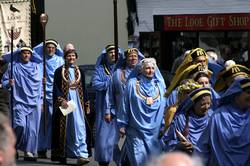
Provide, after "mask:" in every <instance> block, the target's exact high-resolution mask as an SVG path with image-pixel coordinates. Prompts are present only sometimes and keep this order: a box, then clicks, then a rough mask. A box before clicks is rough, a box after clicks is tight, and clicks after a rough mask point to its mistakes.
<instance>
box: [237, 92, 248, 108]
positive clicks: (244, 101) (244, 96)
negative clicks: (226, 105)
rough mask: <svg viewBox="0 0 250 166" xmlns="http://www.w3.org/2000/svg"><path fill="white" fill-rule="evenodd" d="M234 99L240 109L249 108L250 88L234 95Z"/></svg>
mask: <svg viewBox="0 0 250 166" xmlns="http://www.w3.org/2000/svg"><path fill="white" fill-rule="evenodd" d="M235 101H236V103H237V105H238V106H239V107H240V108H241V109H246V108H250V89H247V90H245V91H243V92H241V93H240V94H239V95H238V96H236V98H235Z"/></svg>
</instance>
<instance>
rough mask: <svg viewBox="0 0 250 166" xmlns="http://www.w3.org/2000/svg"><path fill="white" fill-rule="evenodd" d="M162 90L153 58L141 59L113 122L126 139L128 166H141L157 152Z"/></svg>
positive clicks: (163, 98) (160, 125)
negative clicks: (121, 106)
mask: <svg viewBox="0 0 250 166" xmlns="http://www.w3.org/2000/svg"><path fill="white" fill-rule="evenodd" d="M165 88H166V87H165V82H164V79H163V77H162V75H161V74H160V71H159V69H158V68H157V65H156V61H155V59H153V58H145V59H143V60H142V61H141V62H140V64H138V65H137V67H136V68H135V69H134V70H133V71H132V73H131V74H130V76H129V78H128V81H127V85H126V89H125V94H124V98H123V102H124V103H123V108H122V110H120V111H121V113H120V114H118V117H117V122H118V127H119V131H120V133H121V134H122V135H125V136H126V139H125V143H124V146H125V150H126V154H127V155H128V160H129V162H130V165H133V166H143V165H145V164H146V162H147V160H149V159H150V157H151V156H154V155H157V154H159V153H160V151H161V147H160V141H159V139H158V137H159V133H160V130H161V127H162V122H163V114H164V108H165V102H166V101H165V97H164V93H165ZM121 100H122V99H121Z"/></svg>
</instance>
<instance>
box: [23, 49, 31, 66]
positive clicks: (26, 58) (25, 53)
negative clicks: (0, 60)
mask: <svg viewBox="0 0 250 166" xmlns="http://www.w3.org/2000/svg"><path fill="white" fill-rule="evenodd" d="M30 58H31V52H30V51H27V50H25V51H22V52H21V59H22V60H23V62H24V63H28V62H29V61H30Z"/></svg>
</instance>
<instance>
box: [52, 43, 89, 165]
mask: <svg viewBox="0 0 250 166" xmlns="http://www.w3.org/2000/svg"><path fill="white" fill-rule="evenodd" d="M64 51H65V52H64V59H65V65H63V66H61V67H59V68H58V69H56V71H55V75H54V85H53V105H54V111H53V115H52V144H51V149H52V151H51V160H52V161H60V162H61V163H66V158H67V157H69V158H77V165H83V164H86V163H88V162H89V159H88V157H89V154H88V147H87V139H88V135H87V129H88V127H89V126H88V122H87V119H86V114H88V113H89V111H90V110H89V101H88V95H87V91H86V88H85V79H84V73H83V72H82V71H81V70H80V69H79V67H78V66H77V65H76V64H75V61H76V59H77V53H76V51H75V48H74V47H73V45H72V44H67V45H66V47H65V50H64ZM69 101H73V102H74V104H75V106H76V107H75V109H74V111H73V112H71V113H69V114H66V115H63V113H62V112H61V110H60V108H59V107H62V108H64V109H66V108H68V102H69Z"/></svg>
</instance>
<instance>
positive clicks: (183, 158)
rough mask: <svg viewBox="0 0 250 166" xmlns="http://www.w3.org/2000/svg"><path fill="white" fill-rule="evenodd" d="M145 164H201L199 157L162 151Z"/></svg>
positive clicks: (161, 165) (199, 165)
mask: <svg viewBox="0 0 250 166" xmlns="http://www.w3.org/2000/svg"><path fill="white" fill-rule="evenodd" d="M147 166H203V164H202V162H201V159H200V158H198V157H190V156H189V155H187V154H186V153H182V152H169V153H164V154H162V155H160V156H158V157H154V158H152V160H151V161H150V162H149V164H148V165H147Z"/></svg>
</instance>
